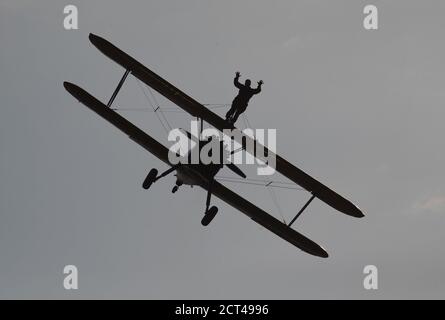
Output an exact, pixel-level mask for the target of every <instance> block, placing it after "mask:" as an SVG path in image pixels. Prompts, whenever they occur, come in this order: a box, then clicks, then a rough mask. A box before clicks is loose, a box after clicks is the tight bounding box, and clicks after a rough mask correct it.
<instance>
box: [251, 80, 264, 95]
mask: <svg viewBox="0 0 445 320" xmlns="http://www.w3.org/2000/svg"><path fill="white" fill-rule="evenodd" d="M263 83H264V82H263V80H260V81H258V87H257V88H256V89H253V94H258V93H260V92H261V86H262V85H263Z"/></svg>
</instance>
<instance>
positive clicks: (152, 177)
mask: <svg viewBox="0 0 445 320" xmlns="http://www.w3.org/2000/svg"><path fill="white" fill-rule="evenodd" d="M157 175H158V170H156V169H151V170H150V172H149V173H148V175H147V177H146V178H145V180H144V183H143V184H142V188H144V189H145V190H147V189H149V188H150V187H151V185H152V184H153V182H155V181H156V177H157Z"/></svg>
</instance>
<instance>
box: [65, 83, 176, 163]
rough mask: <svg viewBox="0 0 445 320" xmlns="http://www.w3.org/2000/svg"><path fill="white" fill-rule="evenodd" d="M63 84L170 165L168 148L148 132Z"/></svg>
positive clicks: (89, 106)
mask: <svg viewBox="0 0 445 320" xmlns="http://www.w3.org/2000/svg"><path fill="white" fill-rule="evenodd" d="M63 86H64V87H65V89H66V90H67V91H68V92H69V93H70V94H71V95H72V96H73V97H75V98H76V99H77V100H79V101H80V102H82V103H83V104H84V105H85V106H87V107H88V108H90V109H91V110H93V111H94V112H96V113H97V114H98V115H100V116H101V117H102V118H104V119H105V120H107V121H109V122H110V123H111V124H113V125H114V126H116V127H117V128H119V129H120V130H121V131H123V132H124V133H126V134H127V135H128V136H129V137H130V139H132V140H133V141H135V142H136V143H138V144H139V145H140V146H142V147H143V148H144V149H146V150H147V151H149V152H150V153H152V154H153V155H155V156H156V157H158V158H159V159H160V160H162V161H164V162H165V163H167V164H168V165H171V164H170V162H169V161H168V154H169V152H170V151H169V149H167V148H166V147H164V146H163V145H162V144H160V143H159V142H157V141H156V140H155V139H153V138H152V137H150V136H149V135H148V134H146V133H145V132H144V131H142V130H141V129H139V128H138V127H136V126H135V125H134V124H132V123H131V122H130V121H128V120H127V119H125V118H124V117H122V116H121V115H120V114H118V113H117V112H115V111H113V110H111V109H110V108H108V107H107V106H106V105H105V104H103V103H102V102H100V101H99V100H97V99H96V98H95V97H93V96H92V95H90V94H89V93H88V92H86V91H85V90H83V89H82V88H80V87H78V86H76V85H75V84H72V83H69V82H64V83H63Z"/></svg>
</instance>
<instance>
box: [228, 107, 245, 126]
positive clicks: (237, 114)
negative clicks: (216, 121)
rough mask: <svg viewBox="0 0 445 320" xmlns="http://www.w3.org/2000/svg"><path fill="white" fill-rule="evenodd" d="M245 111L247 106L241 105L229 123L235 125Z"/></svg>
mask: <svg viewBox="0 0 445 320" xmlns="http://www.w3.org/2000/svg"><path fill="white" fill-rule="evenodd" d="M246 109H247V105H243V106H240V107H238V108H237V109H236V111H235V113H234V114H233V116H232V120H231V122H232V123H236V121H237V120H238V118H239V116H240V115H241V114H243V112H244V111H246Z"/></svg>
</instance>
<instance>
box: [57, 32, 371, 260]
mask: <svg viewBox="0 0 445 320" xmlns="http://www.w3.org/2000/svg"><path fill="white" fill-rule="evenodd" d="M89 39H90V41H91V43H92V44H93V45H94V46H95V47H96V48H97V49H99V50H100V51H101V52H102V53H103V54H104V55H106V56H107V57H109V58H110V59H111V60H113V61H115V62H116V63H118V64H119V65H121V66H122V67H123V68H124V69H125V73H124V75H123V77H122V78H121V80H120V81H119V83H118V85H117V87H116V89H115V90H114V92H113V94H112V96H111V98H110V100H109V101H108V103H107V104H104V103H102V102H101V101H99V100H98V99H96V98H95V97H93V96H92V95H91V94H89V93H88V92H86V91H85V90H83V89H82V88H80V87H79V86H77V85H75V84H72V83H70V82H64V87H65V89H66V90H67V91H68V92H69V93H70V94H71V95H72V96H73V97H74V98H76V99H77V100H78V101H80V102H81V103H82V104H84V105H85V106H87V107H88V108H89V109H91V110H92V111H94V112H95V113H97V114H98V115H99V116H101V117H102V118H104V119H105V120H107V121H108V122H110V123H111V124H113V125H114V126H115V127H117V128H118V129H119V130H121V131H122V132H124V133H125V134H126V135H128V137H129V138H130V139H131V140H133V141H134V142H136V143H137V144H139V145H140V146H141V147H143V148H144V149H146V150H147V151H148V152H150V153H152V154H153V155H154V156H156V157H157V158H159V159H160V160H161V161H163V162H164V163H166V164H167V165H169V166H170V168H169V169H168V170H166V171H164V172H163V173H161V174H158V170H157V169H151V170H150V172H149V173H148V175H147V177H146V178H145V180H144V182H143V187H144V188H145V189H149V188H150V187H151V186H152V184H153V183H155V182H156V181H158V180H159V179H161V178H163V177H165V176H167V175H168V174H170V173H172V172H174V171H176V176H177V180H176V185H175V186H174V187H173V190H172V192H173V193H174V192H176V191H178V188H179V187H180V186H181V185H183V184H185V185H191V186H194V185H195V186H199V187H201V188H203V189H204V190H206V191H207V199H206V204H205V213H204V217H203V218H202V220H201V223H202V225H204V226H207V225H208V224H209V223H210V222H211V221H212V220H213V218H214V217H215V215H216V214H217V212H218V208H217V207H215V206H210V204H211V197H212V195H213V196H216V197H218V198H219V199H221V200H222V201H224V202H226V203H227V204H229V205H230V206H232V207H234V208H236V209H238V210H239V211H241V212H242V213H244V214H246V215H247V216H248V217H250V218H251V219H252V220H253V221H255V222H257V223H258V224H260V225H262V226H263V227H265V228H266V229H268V230H270V231H271V232H273V233H275V234H276V235H278V236H279V237H281V238H283V239H284V240H286V241H288V242H289V243H291V244H292V245H294V246H296V247H298V248H299V249H301V250H302V251H304V252H306V253H309V254H311V255H314V256H318V257H323V258H327V257H328V253H327V252H326V250H325V249H323V248H322V247H321V246H320V245H318V244H316V243H315V242H314V241H312V240H310V239H308V238H307V237H306V236H304V235H302V234H301V233H299V232H297V231H295V230H294V229H293V228H291V226H292V224H293V223H294V222H295V221H296V220H297V218H298V217H299V216H300V215H301V214H302V213H303V211H304V210H305V209H306V208H307V207H308V206H309V204H310V203H311V202H312V201H313V200H314V199H315V198H318V199H319V200H321V201H323V202H324V203H326V204H328V205H329V206H331V207H332V208H334V209H336V210H337V211H339V212H342V213H344V214H346V215H349V216H352V217H356V218H361V217H363V216H364V215H363V213H362V211H361V210H360V209H359V208H358V207H357V206H355V205H354V204H353V203H352V202H351V201H349V200H347V199H345V198H344V197H342V196H341V195H339V194H338V193H337V192H335V191H333V190H332V189H330V188H328V187H327V186H325V185H324V184H322V183H321V182H319V181H317V180H316V179H314V178H312V177H311V176H310V175H308V174H307V173H305V172H303V171H302V170H301V169H299V168H297V167H295V166H294V165H292V164H291V163H289V162H288V161H286V160H285V159H283V158H282V157H280V156H279V155H278V154H275V157H276V168H275V170H276V171H277V172H279V173H281V174H282V175H284V176H285V177H287V178H288V179H290V180H291V181H293V183H295V184H297V185H299V186H301V187H302V188H304V189H305V190H307V191H308V192H309V193H310V198H309V200H308V201H307V202H306V203H305V204H304V205H303V207H302V208H301V209H300V210H299V211H298V213H297V214H296V216H295V217H294V218H293V219H292V221H290V223H289V224H286V223H283V222H281V221H280V220H278V219H276V218H275V217H273V216H272V215H270V214H268V213H267V212H265V211H264V210H262V209H260V208H259V207H257V206H256V205H255V204H253V203H252V202H250V201H248V200H246V199H244V198H243V197H241V196H240V195H239V194H238V193H235V192H233V191H231V190H229V189H228V188H227V187H226V186H224V185H223V184H221V183H219V182H218V181H216V179H215V175H216V174H217V173H218V172H219V171H220V170H221V169H222V168H223V167H224V166H226V167H228V168H229V169H230V170H232V171H233V172H234V173H236V174H237V175H239V176H241V177H242V178H246V175H245V174H244V173H243V172H242V171H241V170H240V169H239V168H238V167H237V166H236V165H234V164H233V163H229V164H222V163H221V164H215V163H211V164H181V163H179V164H175V165H172V164H171V163H170V162H169V153H170V152H172V151H171V150H169V149H168V148H166V147H165V146H164V145H162V144H161V143H160V142H158V141H157V140H155V139H154V138H152V137H150V136H149V135H148V134H147V133H145V132H144V131H142V130H141V129H140V128H138V127H137V126H135V125H134V124H132V123H131V122H129V121H128V120H127V119H125V118H124V117H122V116H121V115H120V114H119V113H117V112H116V111H114V110H113V109H112V108H111V107H112V104H113V102H114V100H115V98H116V96H117V94H118V93H119V91H120V89H121V88H122V85H123V84H124V82H125V80H126V79H127V77H128V75H130V74H131V75H132V76H134V77H136V78H137V79H139V80H140V81H142V82H144V83H145V84H146V85H148V86H149V87H151V88H152V89H154V90H156V91H157V92H158V93H159V94H161V95H162V96H164V97H165V98H167V99H168V100H170V101H171V102H173V103H174V104H176V105H177V106H178V107H180V108H182V109H183V110H185V111H186V112H187V113H189V114H190V115H191V116H193V117H196V118H199V119H201V123H202V122H203V121H205V122H207V123H208V124H210V125H211V126H213V127H214V128H216V129H218V130H220V131H223V130H224V129H231V130H237V129H236V128H235V126H234V124H233V123H231V122H230V121H226V119H223V118H221V117H220V116H218V115H217V114H215V113H214V112H212V111H211V110H209V109H208V108H206V107H205V106H204V105H203V104H201V103H199V102H198V101H196V100H195V99H193V98H191V97H190V96H188V95H187V94H185V93H184V92H182V91H181V90H179V89H178V88H176V87H175V86H173V85H172V84H170V83H169V82H167V81H166V80H164V79H162V78H161V77H160V76H158V75H157V74H155V73H154V72H153V71H151V70H150V69H148V68H147V67H145V66H144V65H142V64H141V63H140V62H138V61H136V60H135V59H134V58H132V57H131V56H129V55H128V54H126V53H125V52H123V51H122V50H120V49H118V48H117V47H116V46H114V45H113V44H111V43H110V42H108V41H107V40H105V39H103V38H101V37H99V36H97V35H94V34H90V35H89ZM187 136H188V137H189V138H190V139H197V137H195V136H192V135H191V134H190V133H188V132H187ZM235 137H238V138H237V139H238V140H239V141H237V142H238V143H239V144H240V145H241V146H242V150H243V151H244V152H248V153H250V154H252V155H253V156H256V157H260V155H259V154H258V153H257V152H256V151H255V150H256V149H255V148H254V149H250V148H248V147H247V146H249V145H255V144H251V143H248V142H252V141H251V140H252V139H253V138H251V137H249V136H247V135H245V134H243V133H241V134H240V135H235ZM198 142H200V141H199V140H198ZM255 143H256V144H258V142H256V141H255ZM204 144H205V142H204ZM264 148H265V153H266V154H267V153H269V154H270V153H271V152H272V151H271V150H267V148H266V147H264ZM262 160H265V159H262Z"/></svg>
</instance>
